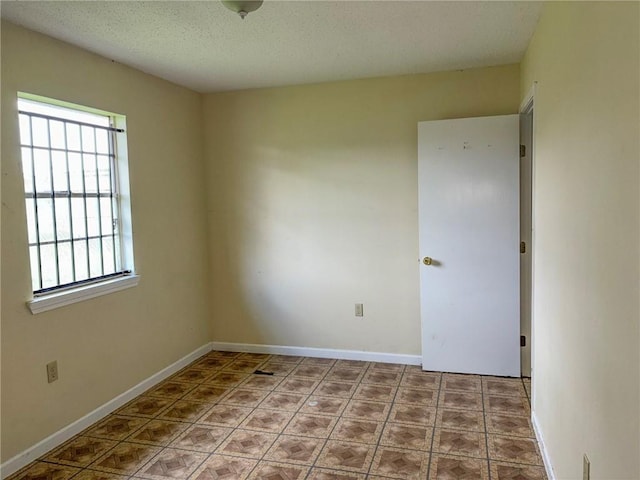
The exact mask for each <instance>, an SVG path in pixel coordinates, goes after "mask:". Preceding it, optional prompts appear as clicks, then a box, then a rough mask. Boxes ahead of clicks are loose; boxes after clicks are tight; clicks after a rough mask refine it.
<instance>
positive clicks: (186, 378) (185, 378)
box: [171, 367, 210, 383]
mask: <svg viewBox="0 0 640 480" xmlns="http://www.w3.org/2000/svg"><path fill="white" fill-rule="evenodd" d="M209 375H210V373H209V370H206V369H202V368H198V367H190V368H186V369H184V370H181V371H179V372H178V373H176V374H175V375H173V376H172V377H171V380H174V381H176V382H187V383H202V382H204V381H205V380H206V379H207V377H209Z"/></svg>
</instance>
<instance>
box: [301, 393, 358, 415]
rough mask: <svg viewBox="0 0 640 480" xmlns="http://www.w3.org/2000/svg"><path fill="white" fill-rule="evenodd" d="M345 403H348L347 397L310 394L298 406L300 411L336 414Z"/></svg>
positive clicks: (345, 405) (341, 410) (339, 413)
mask: <svg viewBox="0 0 640 480" xmlns="http://www.w3.org/2000/svg"><path fill="white" fill-rule="evenodd" d="M347 403H349V400H348V399H347V398H338V397H322V396H317V395H311V396H310V397H308V398H307V399H306V401H305V402H304V404H303V405H302V406H301V407H300V412H303V413H317V414H322V415H336V416H338V415H341V414H342V412H343V411H344V409H345V408H346V407H347Z"/></svg>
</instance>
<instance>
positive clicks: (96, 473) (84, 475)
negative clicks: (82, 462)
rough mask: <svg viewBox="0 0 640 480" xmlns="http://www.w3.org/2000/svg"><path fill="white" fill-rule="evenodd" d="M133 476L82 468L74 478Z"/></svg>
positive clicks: (95, 479)
mask: <svg viewBox="0 0 640 480" xmlns="http://www.w3.org/2000/svg"><path fill="white" fill-rule="evenodd" d="M131 478H133V477H127V476H125V475H116V474H115V473H108V472H100V471H98V470H88V469H87V470H82V471H81V472H80V473H79V474H77V475H76V476H75V477H73V480H130V479H131Z"/></svg>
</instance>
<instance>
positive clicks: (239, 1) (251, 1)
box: [221, 0, 263, 20]
mask: <svg viewBox="0 0 640 480" xmlns="http://www.w3.org/2000/svg"><path fill="white" fill-rule="evenodd" d="M221 1H222V4H223V5H224V6H225V7H227V8H228V9H229V10H231V11H232V12H236V13H237V14H238V15H240V18H242V19H243V20H244V17H246V16H247V15H249V13H251V12H255V11H256V10H257V9H259V8H260V7H261V6H262V1H263V0H221Z"/></svg>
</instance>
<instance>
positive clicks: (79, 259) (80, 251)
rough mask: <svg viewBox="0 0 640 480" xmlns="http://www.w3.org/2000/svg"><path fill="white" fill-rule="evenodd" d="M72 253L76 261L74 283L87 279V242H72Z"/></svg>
mask: <svg viewBox="0 0 640 480" xmlns="http://www.w3.org/2000/svg"><path fill="white" fill-rule="evenodd" d="M73 253H74V258H75V261H76V262H75V266H76V282H77V281H80V280H86V279H87V278H89V271H88V270H87V260H88V259H87V242H85V241H84V240H77V241H75V242H73Z"/></svg>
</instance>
